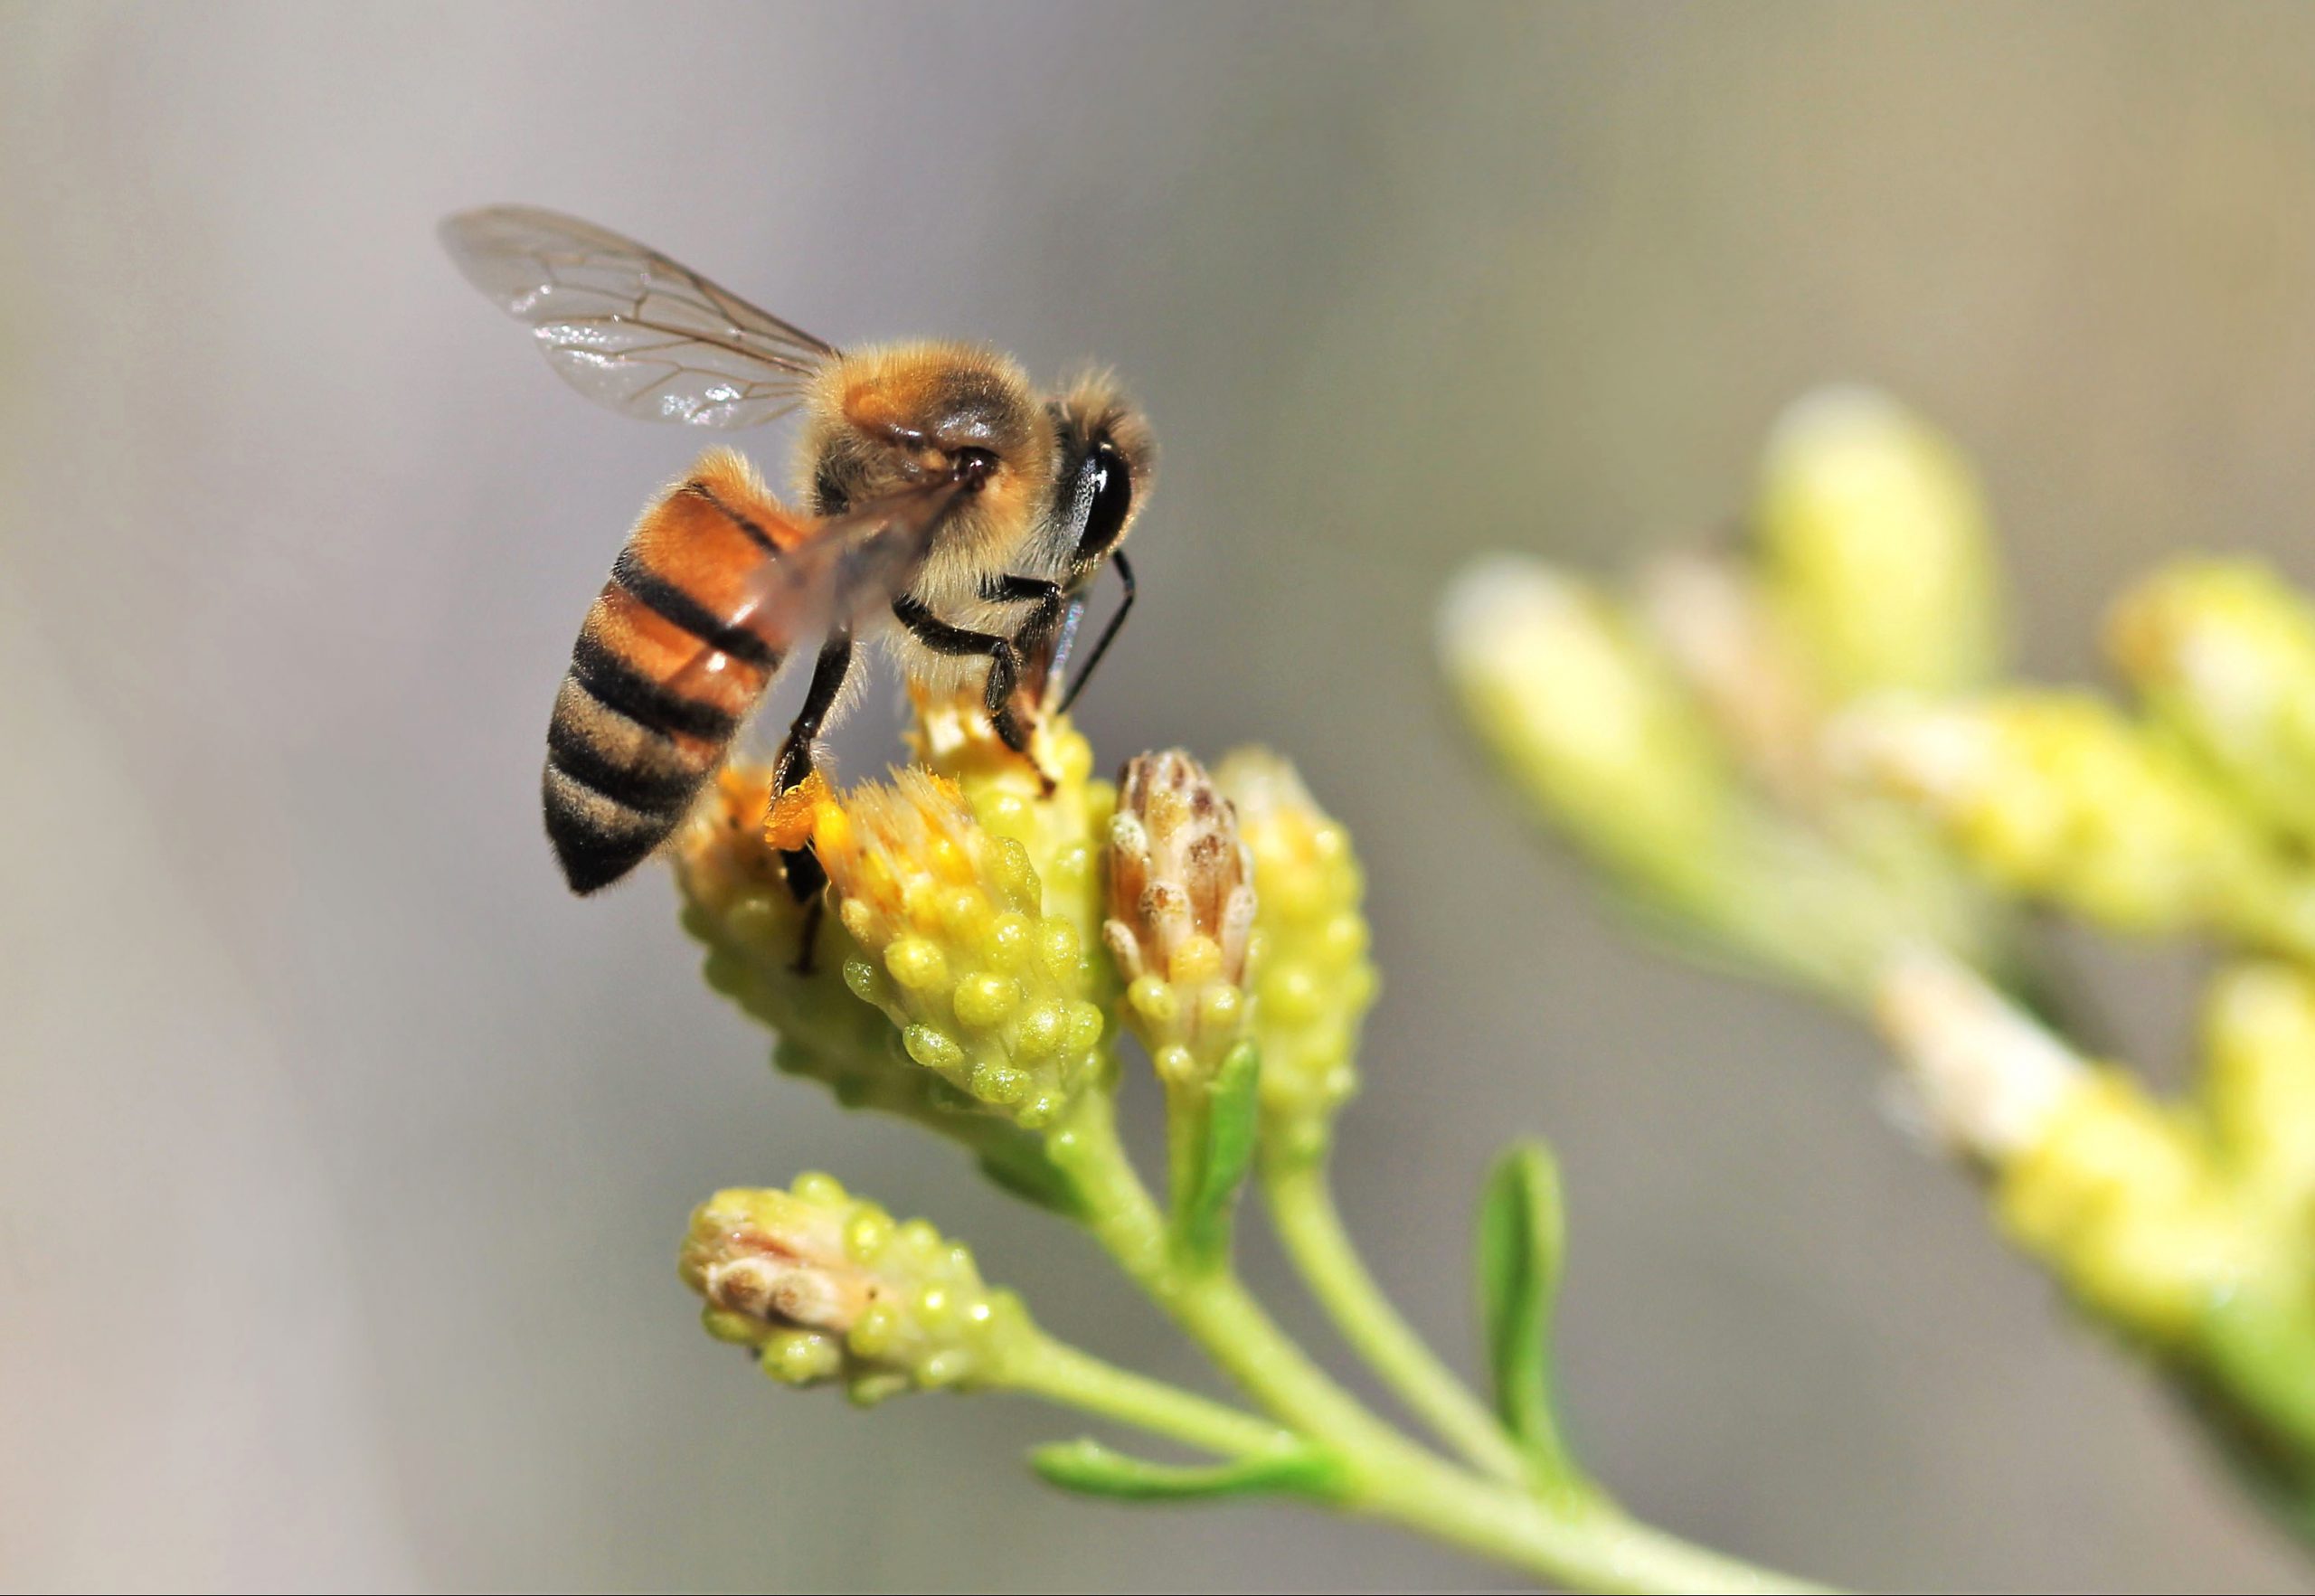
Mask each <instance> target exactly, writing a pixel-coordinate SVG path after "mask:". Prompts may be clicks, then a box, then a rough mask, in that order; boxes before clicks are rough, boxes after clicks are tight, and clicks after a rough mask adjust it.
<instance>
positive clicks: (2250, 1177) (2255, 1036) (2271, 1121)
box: [2201, 963, 2315, 1224]
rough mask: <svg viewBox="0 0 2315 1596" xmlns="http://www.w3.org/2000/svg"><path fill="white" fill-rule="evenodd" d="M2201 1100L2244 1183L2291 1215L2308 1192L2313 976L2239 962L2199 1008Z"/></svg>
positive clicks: (2314, 1117) (2314, 1088) (2314, 1049)
mask: <svg viewBox="0 0 2315 1596" xmlns="http://www.w3.org/2000/svg"><path fill="white" fill-rule="evenodd" d="M2203 1046H2204V1062H2203V1076H2202V1093H2201V1095H2202V1101H2203V1105H2204V1108H2205V1110H2206V1112H2207V1114H2208V1115H2209V1119H2210V1125H2211V1134H2212V1137H2213V1138H2214V1140H2215V1141H2216V1144H2217V1148H2218V1153H2219V1156H2220V1157H2222V1158H2224V1159H2225V1161H2226V1163H2227V1165H2228V1166H2229V1167H2230V1168H2231V1169H2232V1170H2234V1171H2235V1174H2236V1175H2237V1176H2238V1177H2239V1178H2240V1180H2241V1181H2242V1183H2243V1185H2244V1188H2245V1189H2246V1190H2247V1191H2249V1192H2251V1193H2253V1194H2254V1195H2256V1196H2257V1197H2258V1198H2259V1199H2260V1200H2261V1201H2263V1202H2264V1203H2266V1204H2270V1205H2271V1206H2272V1208H2274V1209H2276V1210H2277V1211H2279V1212H2280V1213H2281V1214H2283V1215H2284V1216H2285V1217H2286V1218H2287V1219H2288V1220H2289V1222H2290V1223H2293V1224H2296V1223H2299V1222H2300V1220H2301V1215H2302V1214H2303V1211H2304V1210H2305V1208H2306V1205H2307V1204H2308V1202H2309V1200H2310V1198H2315V977H2310V975H2309V974H2308V973H2307V972H2306V971H2305V970H2303V969H2301V968H2298V967H2296V966H2293V965H2287V964H2280V963H2257V964H2244V965H2239V966H2236V967H2235V968H2232V969H2230V970H2228V971H2226V972H2225V974H2223V975H2222V976H2220V977H2219V978H2218V980H2217V981H2216V983H2214V984H2213V986H2212V987H2211V990H2210V995H2209V997H2208V1000H2207V1002H2206V1005H2205V1008H2204V1016H2203Z"/></svg>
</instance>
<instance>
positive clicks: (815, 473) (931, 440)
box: [802, 344, 1054, 541]
mask: <svg viewBox="0 0 2315 1596" xmlns="http://www.w3.org/2000/svg"><path fill="white" fill-rule="evenodd" d="M810 415H811V419H810V421H809V423H808V426H807V429H806V431H805V435H804V448H803V457H802V458H803V462H804V469H805V471H806V473H807V480H806V482H805V484H804V489H805V492H806V494H807V495H808V497H809V498H810V500H811V502H812V507H813V509H814V511H815V512H816V513H817V514H819V515H840V514H842V513H844V512H845V511H847V510H851V509H855V508H857V507H859V506H860V505H864V504H866V503H868V502H869V501H870V500H873V499H878V498H882V497H884V496H887V495H890V494H893V493H898V492H901V491H903V490H905V489H908V488H912V487H920V486H924V485H925V484H927V483H929V482H937V481H955V482H957V483H958V484H959V486H960V488H961V489H962V491H961V493H960V494H959V497H958V500H957V503H956V505H955V507H954V509H953V510H952V512H951V514H950V520H951V521H952V522H954V523H956V524H959V525H961V526H969V527H973V528H975V529H977V530H978V533H979V534H980V535H981V536H984V537H987V538H988V539H990V540H991V541H996V540H998V539H1001V538H1003V537H1005V536H1007V535H1017V534H1019V533H1020V532H1022V531H1024V530H1025V529H1026V528H1027V527H1028V526H1029V524H1031V522H1032V521H1033V519H1034V518H1035V515H1036V513H1037V511H1038V510H1039V509H1040V508H1041V507H1042V506H1043V505H1044V503H1045V501H1046V498H1047V497H1048V496H1049V494H1050V491H1051V478H1052V475H1053V469H1054V467H1053V456H1054V445H1053V422H1052V420H1051V419H1050V418H1049V417H1048V416H1047V415H1046V413H1045V411H1044V407H1043V406H1042V405H1040V404H1039V403H1038V402H1037V401H1036V399H1035V395H1034V394H1033V393H1032V392H1031V391H1030V388H1029V382H1028V378H1027V377H1026V376H1025V374H1024V373H1023V372H1022V371H1021V368H1020V367H1019V366H1017V365H1016V364H1014V363H1013V362H1012V361H1010V360H1008V359H1006V357H1005V356H1003V355H1001V354H996V353H994V352H992V351H990V350H987V349H980V348H976V347H973V346H971V345H959V344H900V345H888V346H886V347H883V348H878V349H869V350H864V351H861V352H859V353H856V354H846V355H845V356H844V357H842V358H841V359H840V360H836V361H833V362H831V363H829V365H828V367H827V372H826V373H825V374H824V375H823V376H822V377H821V378H820V380H819V382H818V383H817V385H816V387H815V389H814V392H813V393H812V395H811V400H810Z"/></svg>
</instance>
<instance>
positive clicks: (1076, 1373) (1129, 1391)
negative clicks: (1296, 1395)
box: [1004, 1336, 1294, 1458]
mask: <svg viewBox="0 0 2315 1596" xmlns="http://www.w3.org/2000/svg"><path fill="white" fill-rule="evenodd" d="M1004 1384H1005V1385H1006V1388H1007V1389H1009V1390H1013V1391H1018V1392H1023V1393H1026V1394H1028V1395H1031V1396H1037V1397H1043V1398H1044V1400H1045V1401H1047V1402H1054V1403H1057V1404H1059V1405H1060V1406H1063V1407H1070V1408H1075V1409H1077V1410H1079V1411H1080V1412H1087V1413H1092V1414H1095V1415H1097V1416H1098V1417H1101V1418H1104V1419H1113V1420H1115V1421H1118V1422H1119V1423H1120V1424H1130V1425H1132V1426H1133V1427H1134V1428H1135V1429H1137V1430H1146V1431H1148V1432H1149V1433H1151V1434H1152V1435H1162V1436H1165V1437H1167V1439H1168V1440H1178V1441H1180V1442H1182V1443H1183V1444H1184V1445H1186V1446H1193V1447H1198V1448H1201V1449H1203V1450H1206V1451H1209V1452H1214V1453H1215V1454H1217V1455H1219V1456H1222V1457H1225V1458H1243V1457H1246V1456H1249V1455H1251V1454H1253V1453H1257V1452H1264V1451H1274V1450H1277V1449H1279V1448H1280V1447H1282V1446H1286V1445H1289V1444H1290V1443H1291V1442H1292V1440H1293V1439H1294V1438H1293V1437H1292V1436H1291V1435H1290V1434H1288V1433H1287V1432H1286V1431H1283V1430H1280V1428H1279V1427H1278V1426H1277V1425H1275V1424H1272V1423H1270V1422H1268V1421H1264V1420H1261V1419H1257V1418H1255V1417H1254V1416H1253V1415H1252V1414H1251V1413H1245V1412H1239V1411H1238V1410H1237V1409H1236V1408H1232V1407H1225V1406H1224V1405H1223V1404H1222V1403H1220V1402H1213V1401H1210V1400H1208V1399H1207V1398H1205V1397H1202V1396H1199V1395H1198V1394H1197V1393H1195V1392H1189V1391H1184V1390H1183V1389H1182V1388H1181V1387H1180V1386H1178V1385H1168V1384H1166V1383H1165V1382H1164V1381H1162V1380H1152V1379H1150V1378H1149V1377H1148V1375H1145V1374H1134V1373H1132V1372H1131V1371H1129V1370H1126V1369H1120V1368H1119V1367H1118V1366H1117V1365H1114V1364H1108V1363H1104V1362H1102V1361H1101V1359H1100V1358H1097V1357H1095V1356H1093V1355H1091V1353H1088V1352H1082V1351H1080V1350H1079V1349H1078V1348H1076V1347H1074V1346H1070V1345H1069V1344H1068V1343H1066V1342H1063V1341H1055V1340H1054V1339H1052V1338H1051V1337H1050V1336H1039V1337H1038V1338H1037V1340H1036V1342H1035V1345H1033V1346H1030V1347H1028V1348H1026V1349H1025V1350H1024V1351H1023V1352H1022V1354H1021V1355H1019V1356H1018V1358H1017V1359H1016V1361H1015V1362H1014V1364H1013V1365H1011V1366H1010V1367H1009V1369H1008V1371H1007V1374H1006V1378H1005V1381H1004Z"/></svg>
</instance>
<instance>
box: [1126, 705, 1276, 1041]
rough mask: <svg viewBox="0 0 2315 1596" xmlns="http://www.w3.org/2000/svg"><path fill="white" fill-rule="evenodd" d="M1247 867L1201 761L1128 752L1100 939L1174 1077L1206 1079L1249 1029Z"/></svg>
mask: <svg viewBox="0 0 2315 1596" xmlns="http://www.w3.org/2000/svg"><path fill="white" fill-rule="evenodd" d="M1252 876H1253V860H1252V855H1250V854H1248V852H1247V851H1246V847H1245V845H1244V844H1243V843H1241V842H1240V841H1239V840H1238V829H1237V817H1236V816H1235V815H1234V814H1233V812H1232V810H1231V807H1230V801H1229V800H1228V799H1227V798H1224V797H1223V796H1222V795H1221V793H1220V792H1218V791H1217V790H1216V789H1215V788H1214V782H1213V780H1212V779H1210V778H1209V777H1208V776H1207V775H1206V773H1205V768H1204V767H1203V766H1201V765H1200V764H1199V763H1198V762H1197V761H1196V760H1194V759H1192V758H1191V757H1190V756H1189V755H1188V754H1186V753H1184V752H1182V751H1180V750H1178V749H1176V750H1172V751H1167V752H1165V753H1154V754H1143V755H1141V756H1140V757H1139V758H1137V759H1134V760H1129V761H1128V763H1127V765H1126V768H1125V775H1124V778H1123V779H1121V780H1120V783H1119V787H1118V807H1117V812H1116V813H1115V814H1114V815H1113V816H1112V817H1110V847H1109V882H1110V914H1109V919H1108V921H1106V922H1105V923H1104V924H1103V926H1102V928H1101V930H1102V939H1103V940H1104V941H1105V942H1106V943H1107V945H1108V947H1109V949H1110V956H1111V957H1112V958H1114V959H1116V960H1117V967H1118V973H1119V975H1120V977H1122V978H1123V979H1124V981H1125V983H1126V987H1125V1002H1126V1018H1127V1022H1128V1023H1129V1025H1132V1026H1133V1028H1134V1030H1135V1032H1136V1034H1138V1035H1139V1036H1140V1038H1141V1041H1142V1044H1143V1045H1144V1046H1146V1047H1147V1048H1148V1050H1149V1056H1150V1060H1151V1062H1153V1063H1155V1064H1156V1065H1157V1068H1158V1077H1159V1078H1160V1079H1161V1080H1163V1081H1165V1082H1166V1083H1167V1085H1168V1086H1172V1087H1186V1086H1189V1085H1192V1084H1194V1083H1196V1082H1199V1081H1209V1080H1211V1079H1212V1077H1213V1075H1214V1072H1216V1071H1217V1070H1219V1069H1220V1068H1221V1067H1222V1062H1223V1060H1224V1058H1225V1057H1227V1056H1228V1054H1229V1052H1230V1050H1231V1048H1232V1047H1233V1046H1234V1045H1235V1044H1236V1043H1237V1041H1238V1038H1239V1037H1240V1036H1241V1035H1242V1034H1243V1033H1244V1030H1245V1025H1246V994H1245V991H1244V981H1245V975H1246V951H1247V941H1248V939H1249V938H1250V937H1251V936H1252V932H1253V926H1254V902H1255V900H1254V886H1253V882H1252Z"/></svg>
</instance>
